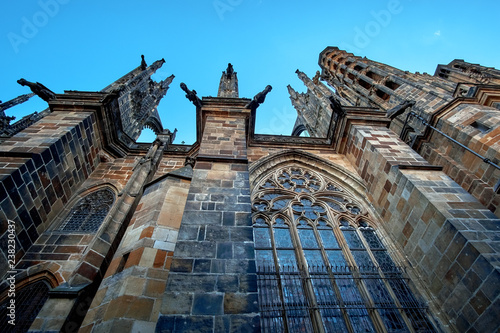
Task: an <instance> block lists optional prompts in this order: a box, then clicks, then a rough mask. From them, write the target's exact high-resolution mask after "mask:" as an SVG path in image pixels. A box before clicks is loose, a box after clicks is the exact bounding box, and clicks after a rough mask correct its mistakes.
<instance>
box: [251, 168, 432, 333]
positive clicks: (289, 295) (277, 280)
mask: <svg viewBox="0 0 500 333" xmlns="http://www.w3.org/2000/svg"><path fill="white" fill-rule="evenodd" d="M252 200H253V211H254V215H253V221H254V239H255V251H256V262H257V272H258V278H259V280H258V282H259V303H260V310H261V324H262V325H261V326H262V331H263V332H317V331H326V332H379V331H380V332H383V331H387V332H410V331H412V330H414V331H418V332H434V331H435V329H434V326H433V324H431V322H430V320H429V319H428V316H427V313H426V311H427V309H426V306H425V305H424V304H423V303H422V302H420V301H419V300H418V299H417V298H416V297H415V296H413V293H412V291H411V289H410V288H409V285H408V279H407V277H406V275H405V274H404V271H403V270H402V269H401V268H399V267H398V266H397V265H396V264H395V263H394V261H393V260H392V259H391V256H390V255H389V253H388V251H387V249H386V247H385V246H384V244H383V242H382V241H381V239H380V237H379V236H378V233H377V231H376V230H375V228H373V226H372V225H375V224H374V223H373V221H372V219H371V218H370V214H369V212H368V211H367V209H366V208H365V207H364V205H363V204H362V201H361V200H359V199H358V198H357V197H356V196H354V195H352V194H351V193H350V192H349V191H348V190H347V189H345V188H344V187H343V186H342V185H341V183H339V182H337V181H335V180H334V179H330V178H329V177H327V176H325V175H323V174H320V173H319V172H315V171H313V170H307V169H304V168H298V167H295V166H293V167H282V168H280V169H278V170H276V171H275V172H274V173H272V174H271V175H269V176H268V177H267V178H264V180H263V181H261V182H260V183H258V184H256V186H255V189H254V191H253V193H252Z"/></svg>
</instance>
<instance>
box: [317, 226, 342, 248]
mask: <svg viewBox="0 0 500 333" xmlns="http://www.w3.org/2000/svg"><path fill="white" fill-rule="evenodd" d="M318 232H319V235H320V237H321V242H322V245H323V247H324V248H325V249H338V248H340V247H339V243H338V242H337V238H335V235H334V234H333V230H332V229H331V228H330V229H320V230H318Z"/></svg>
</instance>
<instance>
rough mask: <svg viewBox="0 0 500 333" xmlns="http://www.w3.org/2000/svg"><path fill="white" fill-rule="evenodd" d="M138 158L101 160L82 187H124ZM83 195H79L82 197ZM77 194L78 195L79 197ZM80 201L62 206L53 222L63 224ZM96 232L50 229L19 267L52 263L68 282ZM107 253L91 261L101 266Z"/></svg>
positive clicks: (38, 240) (24, 268) (54, 271)
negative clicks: (103, 185) (106, 185)
mask: <svg viewBox="0 0 500 333" xmlns="http://www.w3.org/2000/svg"><path fill="white" fill-rule="evenodd" d="M137 161H138V158H134V157H129V158H123V159H115V160H114V161H113V162H105V163H104V162H103V163H100V164H99V166H98V167H97V168H96V170H95V171H94V172H93V173H92V174H91V175H90V176H89V178H88V179H87V180H86V181H85V182H84V183H83V184H82V185H81V187H80V190H84V189H91V188H93V187H94V186H96V185H97V186H99V185H102V184H111V185H113V186H114V187H115V188H117V189H118V190H120V189H123V187H124V186H125V185H126V183H127V181H128V180H129V179H130V177H131V175H132V169H133V167H134V165H135V164H136V163H137ZM79 197H80V196H79ZM79 197H78V198H79ZM76 201H78V200H72V201H71V202H69V205H65V206H64V208H61V209H60V211H59V213H60V214H59V215H58V216H57V218H56V219H55V220H54V222H53V223H55V224H59V223H62V222H63V220H64V218H65V216H66V215H67V214H68V213H69V211H70V209H71V207H72V205H73V204H74V203H76ZM94 237H95V234H81V233H80V234H74V233H64V232H60V231H52V230H50V229H49V230H47V231H45V232H44V233H42V234H41V235H40V237H38V239H37V240H36V241H35V243H34V244H33V245H32V246H31V247H30V248H29V250H28V251H27V252H26V255H25V256H24V257H23V258H22V260H21V261H20V262H19V264H18V265H17V269H20V270H27V269H28V268H30V267H34V266H35V265H38V264H40V263H49V262H50V263H53V264H55V265H56V266H54V267H53V268H55V267H57V269H54V270H51V271H52V272H53V273H57V274H58V275H59V274H60V276H61V277H62V279H61V282H65V281H68V280H69V278H70V277H71V275H72V274H73V273H74V270H75V268H76V267H77V265H78V263H79V262H80V261H81V260H82V259H83V257H84V253H86V251H87V247H88V245H89V244H91V242H92V241H93V239H94ZM105 255H106V253H105V252H103V253H100V254H99V255H97V254H96V255H94V256H93V258H94V259H99V257H101V258H100V260H97V261H93V262H92V263H90V264H92V265H93V266H94V268H95V269H98V268H99V266H100V265H101V261H102V259H103V257H104V256H105Z"/></svg>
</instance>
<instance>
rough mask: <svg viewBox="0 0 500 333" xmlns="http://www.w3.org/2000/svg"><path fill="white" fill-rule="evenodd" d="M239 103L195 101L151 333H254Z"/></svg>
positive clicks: (248, 209)
mask: <svg viewBox="0 0 500 333" xmlns="http://www.w3.org/2000/svg"><path fill="white" fill-rule="evenodd" d="M247 103H248V100H244V99H239V100H237V99H224V98H209V99H205V98H204V99H203V109H202V114H203V117H204V118H205V119H206V122H205V126H204V129H203V135H202V141H201V144H200V152H199V155H198V159H197V162H196V166H195V168H194V172H193V179H192V182H191V187H190V189H189V194H188V199H187V202H186V207H185V210H184V216H183V218H182V224H181V228H180V231H179V238H178V241H177V245H176V248H175V251H174V259H173V261H172V265H171V268H170V273H169V277H168V282H167V287H166V291H165V295H164V298H163V304H162V307H161V310H160V311H161V315H160V318H159V321H158V324H157V326H156V330H157V331H158V332H163V331H168V332H184V331H193V332H194V331H196V332H238V331H243V330H245V331H259V330H260V324H259V315H258V297H257V280H256V272H255V260H254V244H253V233H252V225H251V205H250V189H249V181H248V165H247V163H248V162H247V154H246V134H247V133H246V128H247V125H246V124H247V121H248V116H249V112H250V110H248V109H245V108H244V106H245V105H246V104H247Z"/></svg>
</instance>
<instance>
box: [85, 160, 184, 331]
mask: <svg viewBox="0 0 500 333" xmlns="http://www.w3.org/2000/svg"><path fill="white" fill-rule="evenodd" d="M186 168H189V169H191V167H190V166H188V167H186ZM188 171H189V170H188ZM191 172H192V171H191ZM188 173H189V172H188ZM184 174H186V173H184ZM188 188H189V180H188V179H186V177H181V178H179V177H178V176H177V175H176V174H171V175H167V176H164V177H161V178H160V179H157V180H156V181H154V182H153V183H151V184H149V185H147V186H146V188H145V191H144V194H143V196H142V198H141V201H140V202H139V205H138V206H137V209H136V211H135V213H134V215H133V218H132V220H131V222H130V225H129V226H128V228H127V231H126V232H125V236H124V238H123V240H122V242H121V243H120V246H119V248H118V249H117V251H116V253H115V255H114V257H113V259H112V261H111V263H110V265H109V268H108V270H107V272H106V275H105V277H104V280H103V281H102V283H101V285H100V286H99V290H98V292H97V293H96V296H95V298H94V301H93V303H92V305H91V309H90V310H89V312H88V314H87V316H86V317H85V320H84V322H83V324H82V328H81V331H82V332H91V331H110V330H111V329H112V328H113V329H118V328H119V329H120V330H121V331H123V332H138V331H147V332H152V331H153V330H154V327H155V325H156V321H157V320H158V315H159V312H160V306H161V304H162V298H163V292H164V290H165V285H166V281H167V277H168V273H169V270H170V265H171V263H172V256H173V250H174V248H175V244H176V241H177V234H178V230H179V227H180V222H181V218H182V213H183V211H184V204H185V202H186V197H187V192H188Z"/></svg>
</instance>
